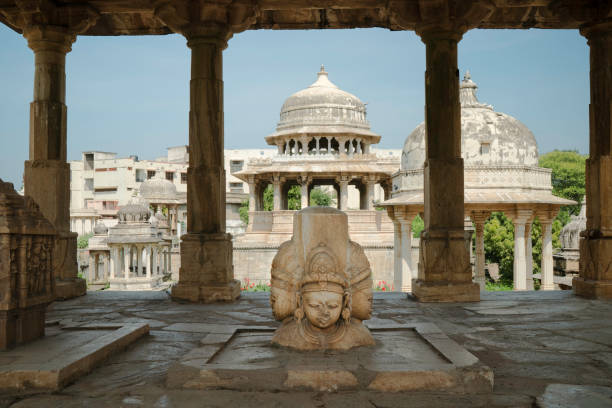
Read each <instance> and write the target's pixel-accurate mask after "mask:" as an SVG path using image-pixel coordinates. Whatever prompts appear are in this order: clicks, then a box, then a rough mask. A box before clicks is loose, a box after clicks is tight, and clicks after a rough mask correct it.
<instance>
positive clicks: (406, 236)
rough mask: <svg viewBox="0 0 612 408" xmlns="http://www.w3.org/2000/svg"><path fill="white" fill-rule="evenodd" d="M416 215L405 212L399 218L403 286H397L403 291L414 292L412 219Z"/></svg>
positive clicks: (397, 288)
mask: <svg viewBox="0 0 612 408" xmlns="http://www.w3.org/2000/svg"><path fill="white" fill-rule="evenodd" d="M414 217H416V213H410V212H404V214H402V217H401V218H400V220H399V222H400V224H401V225H400V227H401V238H400V245H401V248H402V251H401V252H402V255H401V259H402V262H401V277H402V281H401V286H396V290H401V291H402V292H412V278H413V276H412V266H411V264H412V220H413V219H414ZM415 278H416V277H415Z"/></svg>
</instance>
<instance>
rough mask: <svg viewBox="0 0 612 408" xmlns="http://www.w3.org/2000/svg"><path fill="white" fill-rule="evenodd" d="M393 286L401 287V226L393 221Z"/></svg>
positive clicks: (397, 221)
mask: <svg viewBox="0 0 612 408" xmlns="http://www.w3.org/2000/svg"><path fill="white" fill-rule="evenodd" d="M393 286H395V287H396V288H401V286H402V224H401V223H400V222H399V220H396V219H393Z"/></svg>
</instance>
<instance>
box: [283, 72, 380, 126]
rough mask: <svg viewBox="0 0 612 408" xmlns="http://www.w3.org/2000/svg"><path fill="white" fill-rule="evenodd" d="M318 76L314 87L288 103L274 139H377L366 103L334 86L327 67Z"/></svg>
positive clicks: (290, 98)
mask: <svg viewBox="0 0 612 408" xmlns="http://www.w3.org/2000/svg"><path fill="white" fill-rule="evenodd" d="M317 75H318V78H317V80H316V81H315V82H314V83H313V84H312V85H310V86H309V87H308V88H306V89H303V90H301V91H298V92H296V93H294V94H293V95H291V96H290V97H289V98H287V100H285V103H284V104H283V107H282V108H281V112H280V121H279V122H278V125H277V127H276V132H275V133H274V134H272V135H271V137H274V136H279V135H285V134H290V133H314V132H321V133H334V132H338V133H343V132H351V133H356V134H363V135H367V136H377V135H375V134H374V133H372V132H371V131H370V124H369V123H368V121H367V120H366V106H365V104H364V103H363V102H362V101H361V100H359V98H357V97H356V96H355V95H353V94H350V93H348V92H346V91H343V90H341V89H339V88H338V87H337V86H336V85H334V84H333V83H332V82H331V81H330V80H329V78H328V76H327V72H326V71H325V68H324V67H323V66H321V71H319V72H318V74H317Z"/></svg>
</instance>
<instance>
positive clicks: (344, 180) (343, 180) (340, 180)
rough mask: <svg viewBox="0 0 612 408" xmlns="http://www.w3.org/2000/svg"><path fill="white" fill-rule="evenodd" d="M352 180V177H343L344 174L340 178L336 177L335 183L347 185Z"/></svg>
mask: <svg viewBox="0 0 612 408" xmlns="http://www.w3.org/2000/svg"><path fill="white" fill-rule="evenodd" d="M352 179H353V176H349V175H344V174H343V175H341V176H337V177H336V182H337V183H338V184H344V183H346V184H348V183H350V181H351V180H352Z"/></svg>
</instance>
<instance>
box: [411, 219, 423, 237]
mask: <svg viewBox="0 0 612 408" xmlns="http://www.w3.org/2000/svg"><path fill="white" fill-rule="evenodd" d="M424 229H425V221H423V219H422V218H421V216H420V215H417V216H416V217H414V220H412V236H413V237H415V238H419V237H420V236H421V231H423V230H424Z"/></svg>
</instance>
